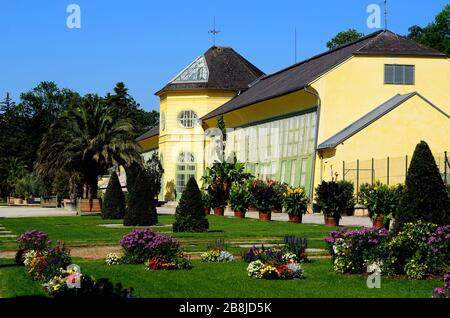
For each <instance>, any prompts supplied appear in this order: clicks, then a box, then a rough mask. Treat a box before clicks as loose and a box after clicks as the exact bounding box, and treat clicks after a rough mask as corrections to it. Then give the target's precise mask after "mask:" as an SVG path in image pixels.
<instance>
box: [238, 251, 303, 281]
mask: <svg viewBox="0 0 450 318" xmlns="http://www.w3.org/2000/svg"><path fill="white" fill-rule="evenodd" d="M243 259H244V261H246V262H248V263H250V264H249V265H248V266H247V274H248V276H250V277H254V278H259V279H294V278H303V277H304V270H303V268H302V266H301V264H300V263H299V262H298V260H297V256H296V255H295V254H294V253H291V252H289V251H287V252H286V251H283V250H281V249H270V248H265V247H264V245H262V246H261V247H255V246H254V247H252V248H251V249H250V250H249V251H248V252H247V253H245V255H243Z"/></svg>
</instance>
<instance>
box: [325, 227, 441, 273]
mask: <svg viewBox="0 0 450 318" xmlns="http://www.w3.org/2000/svg"><path fill="white" fill-rule="evenodd" d="M449 239H450V225H443V226H441V227H438V226H437V225H435V224H432V223H426V222H423V221H417V222H414V223H406V224H404V226H403V227H402V230H401V231H399V232H398V233H389V232H388V231H387V230H385V229H384V228H361V229H358V230H345V229H342V230H338V231H331V232H330V236H329V237H327V238H325V241H326V242H327V243H328V244H329V248H330V254H331V256H332V261H333V265H334V270H335V271H336V272H338V273H363V272H366V270H367V267H368V266H373V265H376V266H378V267H379V268H380V270H381V273H382V274H383V275H395V274H406V275H407V276H408V277H409V278H412V279H423V278H426V277H427V276H428V275H430V274H442V273H444V272H446V271H448V268H449V267H450V241H449Z"/></svg>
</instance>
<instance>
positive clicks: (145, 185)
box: [123, 164, 158, 226]
mask: <svg viewBox="0 0 450 318" xmlns="http://www.w3.org/2000/svg"><path fill="white" fill-rule="evenodd" d="M126 172H127V188H128V202H127V203H128V206H127V208H126V211H125V216H124V219H123V224H124V225H125V226H143V225H154V224H156V223H157V222H158V217H157V213H156V205H155V201H154V196H152V193H153V192H152V189H151V181H150V180H149V174H148V173H147V171H146V170H145V169H142V168H141V167H140V166H139V165H137V164H136V165H133V166H131V167H129V168H128V169H127V170H126Z"/></svg>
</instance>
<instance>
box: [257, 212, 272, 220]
mask: <svg viewBox="0 0 450 318" xmlns="http://www.w3.org/2000/svg"><path fill="white" fill-rule="evenodd" d="M271 218H272V212H271V211H259V220H260V221H270V220H271Z"/></svg>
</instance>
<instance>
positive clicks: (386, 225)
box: [373, 216, 390, 230]
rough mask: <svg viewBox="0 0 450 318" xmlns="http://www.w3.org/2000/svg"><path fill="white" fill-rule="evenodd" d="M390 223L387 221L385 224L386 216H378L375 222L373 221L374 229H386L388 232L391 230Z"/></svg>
mask: <svg viewBox="0 0 450 318" xmlns="http://www.w3.org/2000/svg"><path fill="white" fill-rule="evenodd" d="M389 223H390V221H389V220H388V221H386V223H384V216H377V217H376V218H375V220H373V227H377V228H382V227H384V228H385V229H386V230H389Z"/></svg>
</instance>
